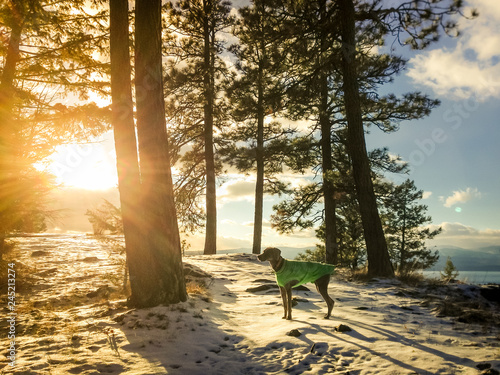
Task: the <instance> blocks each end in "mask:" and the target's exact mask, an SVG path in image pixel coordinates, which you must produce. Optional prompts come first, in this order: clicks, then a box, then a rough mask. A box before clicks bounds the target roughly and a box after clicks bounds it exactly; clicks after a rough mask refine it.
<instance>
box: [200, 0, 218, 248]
mask: <svg viewBox="0 0 500 375" xmlns="http://www.w3.org/2000/svg"><path fill="white" fill-rule="evenodd" d="M203 8H204V15H205V19H204V23H203V34H204V51H203V52H204V53H203V59H204V61H203V63H204V68H205V71H204V76H203V85H204V96H205V98H204V99H205V105H204V109H203V111H204V123H205V133H204V137H205V167H206V179H207V186H206V215H207V218H206V225H205V249H204V251H203V253H204V254H215V253H216V252H217V196H216V186H215V159H214V139H213V137H214V99H215V98H214V92H215V88H214V85H215V81H214V74H215V72H214V56H213V53H214V52H213V50H214V47H215V46H214V41H215V36H213V30H212V28H211V25H210V17H211V11H212V9H211V8H212V0H203Z"/></svg>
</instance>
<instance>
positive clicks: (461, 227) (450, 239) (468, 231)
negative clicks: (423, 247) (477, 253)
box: [429, 222, 500, 249]
mask: <svg viewBox="0 0 500 375" xmlns="http://www.w3.org/2000/svg"><path fill="white" fill-rule="evenodd" d="M439 227H441V228H442V229H443V231H442V232H441V233H440V234H439V235H437V236H436V237H435V239H434V240H431V241H430V243H429V244H431V245H439V246H457V247H462V248H465V249H478V248H481V247H487V246H495V245H496V246H498V244H499V243H500V229H491V228H487V229H477V228H474V227H471V226H468V225H465V224H462V223H450V222H443V223H441V224H439V225H430V226H429V228H430V229H431V230H435V229H437V228H439Z"/></svg>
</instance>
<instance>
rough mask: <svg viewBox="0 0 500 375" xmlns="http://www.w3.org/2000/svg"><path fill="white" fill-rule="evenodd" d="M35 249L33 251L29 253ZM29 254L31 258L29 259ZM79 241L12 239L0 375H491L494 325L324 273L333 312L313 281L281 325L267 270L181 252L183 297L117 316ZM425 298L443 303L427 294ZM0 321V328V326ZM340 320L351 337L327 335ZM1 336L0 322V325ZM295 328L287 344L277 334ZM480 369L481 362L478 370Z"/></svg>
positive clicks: (102, 256)
mask: <svg viewBox="0 0 500 375" xmlns="http://www.w3.org/2000/svg"><path fill="white" fill-rule="evenodd" d="M37 251H38V252H40V251H41V253H36V252H37ZM34 254H35V255H34ZM110 254H111V253H110V252H109V251H108V250H107V249H106V246H104V245H102V244H100V243H98V242H97V241H95V240H94V239H92V238H89V237H85V236H59V237H47V238H42V237H40V238H31V239H20V240H19V249H18V250H17V251H16V253H15V254H13V255H12V256H13V257H14V258H15V260H16V261H17V262H21V263H23V264H26V265H28V266H29V267H31V270H32V271H33V272H34V274H35V285H34V287H33V291H34V294H32V295H30V296H23V294H22V293H20V295H19V317H20V319H19V323H18V326H17V327H16V329H17V333H18V336H17V339H18V347H17V364H16V366H15V368H11V367H10V366H9V365H8V362H7V359H6V352H7V350H6V348H7V338H6V336H5V335H3V336H0V345H1V354H2V356H1V357H0V374H10V373H16V374H103V373H106V374H138V375H139V374H141V375H143V374H179V375H184V374H188V375H192V374H195V375H197V374H200V375H202V374H203V375H206V374H228V375H235V374H302V373H306V374H326V373H335V374H349V375H353V374H356V375H367V374H383V375H384V374H387V375H389V374H420V375H422V374H450V375H451V374H480V373H481V371H480V370H478V368H477V367H476V366H477V365H478V364H489V365H490V366H491V367H492V368H495V369H496V370H500V329H499V327H498V325H497V326H495V325H493V324H482V325H480V324H469V323H457V322H456V321H455V319H453V318H447V317H437V316H436V314H435V313H433V312H432V311H431V309H432V307H433V305H432V304H430V305H429V303H428V302H425V301H423V300H422V298H417V297H415V296H414V297H411V296H412V295H415V293H416V292H419V291H418V290H415V288H409V287H405V286H403V285H401V284H400V283H398V282H397V281H387V280H379V281H376V282H372V283H367V284H361V283H353V282H347V281H345V280H342V279H341V278H339V277H333V279H332V281H331V283H330V287H329V293H330V295H331V296H332V298H334V299H335V307H334V310H333V316H332V318H331V319H330V320H324V319H323V315H324V313H325V311H326V304H325V302H324V301H323V300H322V299H321V297H320V296H319V294H318V293H317V292H316V290H315V288H314V285H313V284H306V286H307V287H308V288H309V289H310V291H295V292H294V296H295V297H297V298H298V301H299V302H298V305H297V306H295V307H294V309H293V317H294V319H293V320H292V321H287V320H283V319H281V317H282V315H283V309H282V307H281V298H280V296H279V291H278V289H277V288H271V289H269V290H265V291H260V292H250V291H248V289H249V288H254V287H257V286H262V285H274V276H273V273H272V271H271V269H270V267H269V266H268V264H267V263H266V264H264V263H260V262H258V261H257V260H256V259H255V256H252V255H245V254H232V255H215V256H189V257H186V258H185V262H186V263H189V264H192V265H194V266H196V267H199V268H201V269H202V270H204V271H206V272H208V273H210V274H211V275H212V278H210V279H202V280H204V281H205V282H206V283H207V285H208V290H207V291H206V292H203V293H200V294H191V295H190V298H189V299H188V301H186V302H184V303H181V304H178V305H172V306H160V307H155V308H151V309H142V310H135V309H128V308H127V307H126V306H125V301H124V300H123V297H120V296H119V295H118V294H117V293H115V292H114V291H113V285H114V284H113V283H114V282H117V281H119V280H120V279H121V271H120V269H121V268H120V260H119V259H118V258H117V257H116V256H114V255H110ZM436 293H437V295H436V296H429V298H431V297H432V298H436V299H438V300H439V299H444V298H445V297H446V296H443V295H439V291H436ZM2 324H5V323H4V322H2ZM340 324H343V325H346V326H348V327H350V328H351V329H352V331H350V332H345V333H341V332H337V331H336V330H335V327H337V326H339V325H340ZM2 330H4V325H3V326H2ZM291 330H298V332H300V334H301V335H300V336H299V337H292V336H288V335H287V333H288V332H290V331H291ZM485 366H486V365H485Z"/></svg>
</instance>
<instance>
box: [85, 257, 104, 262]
mask: <svg viewBox="0 0 500 375" xmlns="http://www.w3.org/2000/svg"><path fill="white" fill-rule="evenodd" d="M99 261H100V259H99V258H98V257H86V258H83V259H82V262H87V263H92V262H99Z"/></svg>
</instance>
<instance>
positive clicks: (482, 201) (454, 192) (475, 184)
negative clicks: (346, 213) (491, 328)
mask: <svg viewBox="0 0 500 375" xmlns="http://www.w3.org/2000/svg"><path fill="white" fill-rule="evenodd" d="M468 4H470V5H472V6H474V7H476V8H477V9H478V10H479V13H480V16H479V17H478V18H477V19H475V20H471V21H468V20H461V21H460V29H461V31H462V36H461V37H460V38H458V39H452V38H448V37H446V36H445V37H443V38H442V40H441V41H440V42H439V43H438V44H436V45H433V46H432V48H430V49H428V50H425V51H417V52H415V51H409V50H408V49H405V48H403V47H402V48H401V51H399V52H400V53H402V54H404V55H405V56H407V57H408V58H409V63H408V69H407V70H406V71H405V72H404V73H402V74H401V75H400V76H398V77H396V80H395V82H394V83H393V84H391V85H389V86H387V87H384V91H387V92H395V93H403V92H409V91H415V90H419V91H422V92H424V93H427V94H428V95H430V96H431V97H433V98H437V99H440V100H441V106H440V107H439V108H437V109H436V110H434V111H433V113H432V114H431V115H430V116H429V117H427V118H425V119H422V120H419V121H411V122H406V123H402V124H401V128H400V130H399V131H398V132H396V133H392V134H384V133H382V132H381V131H380V130H378V129H371V131H370V134H369V135H368V136H367V144H368V147H369V148H374V147H384V146H387V147H388V148H389V151H390V152H391V153H392V154H398V155H400V156H401V157H402V158H403V159H404V160H406V161H409V162H410V169H411V171H410V174H409V175H389V176H387V177H388V178H390V179H392V180H394V181H395V182H398V183H399V182H402V181H403V180H405V179H406V178H410V179H412V180H414V181H415V184H416V186H417V187H418V188H419V189H422V190H424V192H425V194H424V197H425V199H424V200H423V202H422V203H424V204H426V205H427V206H428V214H429V215H431V216H432V218H433V223H432V225H433V226H436V227H437V226H441V227H442V228H443V233H442V234H441V235H439V236H438V237H436V239H435V240H433V241H432V242H431V243H429V244H430V245H438V246H459V247H464V248H469V249H476V248H479V247H483V246H491V245H500V213H499V211H500V195H499V194H498V190H499V188H500V173H499V170H500V147H499V145H500V128H499V125H500V106H499V103H500V2H499V1H496V0H474V1H469V2H468ZM79 147H81V146H66V148H65V149H62V150H61V152H60V153H59V154H58V155H57V156H55V164H53V169H54V168H55V169H56V171H58V172H59V174H60V175H61V181H65V182H66V183H68V184H69V185H73V186H78V187H83V188H93V189H96V188H105V187H107V186H109V185H110V184H113V181H115V180H113V178H111V179H110V178H109V176H113V175H115V173H116V172H115V171H114V162H115V161H114V154H113V151H112V148H113V147H112V141H111V140H110V139H108V140H106V141H105V142H103V143H102V144H93V145H91V147H90V148H87V149H82V148H79ZM54 166H55V167H54ZM61 172H62V174H61ZM305 177H307V176H305ZM283 179H286V180H288V181H291V182H293V183H295V184H299V183H302V182H303V181H304V176H292V175H289V176H283ZM253 189H254V179H253V177H252V176H243V175H240V174H238V173H236V172H234V173H232V174H231V175H230V176H229V178H228V179H227V181H226V182H225V183H224V184H223V185H222V186H221V187H220V188H219V190H218V233H219V238H218V247H219V249H227V248H239V247H246V248H249V247H251V241H252V231H253V228H252V221H253V212H254V210H253V195H254V190H253ZM96 194H98V193H96ZM276 202H278V199H277V198H275V197H266V199H265V203H264V204H265V209H264V212H265V223H264V233H263V246H264V247H266V246H271V245H273V246H293V247H303V246H314V244H315V243H316V242H317V241H316V239H315V237H314V230H308V231H302V232H296V233H294V234H291V235H286V236H279V235H277V234H276V233H275V232H274V231H273V230H272V229H271V228H270V226H269V222H268V219H269V216H270V214H271V208H272V205H273V204H275V203H276ZM189 240H190V241H191V242H192V248H193V249H199V248H202V246H203V236H202V235H195V236H192V237H190V239H189Z"/></svg>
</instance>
